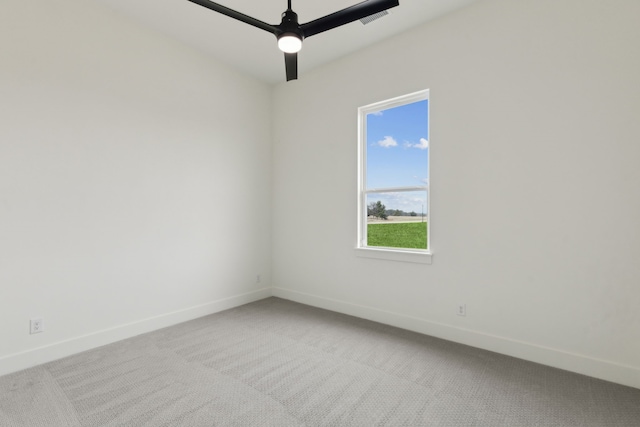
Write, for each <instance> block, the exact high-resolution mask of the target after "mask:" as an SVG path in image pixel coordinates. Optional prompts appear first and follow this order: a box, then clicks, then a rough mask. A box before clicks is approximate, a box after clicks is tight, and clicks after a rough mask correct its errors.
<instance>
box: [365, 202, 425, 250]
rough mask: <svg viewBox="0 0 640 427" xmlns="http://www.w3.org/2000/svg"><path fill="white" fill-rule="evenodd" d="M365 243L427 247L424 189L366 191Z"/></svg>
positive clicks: (385, 245) (402, 246) (413, 247)
mask: <svg viewBox="0 0 640 427" xmlns="http://www.w3.org/2000/svg"><path fill="white" fill-rule="evenodd" d="M366 203H367V246H378V247H392V248H412V249H427V221H428V218H429V213H428V212H427V209H428V207H427V192H426V191H398V192H384V193H382V192H381V193H369V194H367V195H366Z"/></svg>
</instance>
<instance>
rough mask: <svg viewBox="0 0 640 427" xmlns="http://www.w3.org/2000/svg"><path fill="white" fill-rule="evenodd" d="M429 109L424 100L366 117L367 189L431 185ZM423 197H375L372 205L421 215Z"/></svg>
mask: <svg viewBox="0 0 640 427" xmlns="http://www.w3.org/2000/svg"><path fill="white" fill-rule="evenodd" d="M428 108H429V101H428V100H424V101H418V102H414V103H411V104H407V105H402V106H399V107H394V108H389V109H387V110H382V111H380V112H376V113H370V114H367V141H366V143H367V188H369V189H372V188H385V187H406V186H420V185H425V184H428V182H427V177H428V171H427V165H428V157H429V141H428V139H427V138H428V135H429V132H428V126H429V123H428V120H429V119H428V117H429V115H428V114H427V113H428ZM423 194H424V193H422V194H421V192H420V193H416V192H407V193H405V192H401V193H394V194H375V195H373V194H372V195H370V196H369V199H370V200H369V201H376V200H381V201H382V203H383V204H385V205H386V207H387V208H388V209H402V210H404V211H405V212H410V211H411V210H413V211H414V212H416V213H420V212H421V209H422V205H424V204H425V197H424V195H423ZM390 204H391V205H390ZM424 209H425V210H426V206H425V208H424Z"/></svg>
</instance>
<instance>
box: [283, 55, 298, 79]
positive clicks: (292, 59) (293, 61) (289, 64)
mask: <svg viewBox="0 0 640 427" xmlns="http://www.w3.org/2000/svg"><path fill="white" fill-rule="evenodd" d="M284 67H285V69H286V71H287V81H289V80H297V79H298V54H297V53H285V54H284Z"/></svg>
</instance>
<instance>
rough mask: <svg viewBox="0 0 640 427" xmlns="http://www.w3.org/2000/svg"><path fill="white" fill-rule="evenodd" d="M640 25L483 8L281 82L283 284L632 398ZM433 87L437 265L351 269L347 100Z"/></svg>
mask: <svg viewBox="0 0 640 427" xmlns="http://www.w3.org/2000/svg"><path fill="white" fill-rule="evenodd" d="M638 16H640V2H638V1H636V0H615V1H608V2H602V1H599V0H562V1H557V0H542V1H541V0H528V1H512V0H487V1H482V2H478V3H476V4H474V5H472V6H470V7H468V8H466V9H463V10H461V11H459V12H457V13H454V14H451V15H448V16H446V17H443V18H441V19H439V20H437V21H434V22H432V23H429V24H427V25H424V26H422V27H420V28H417V29H414V30H412V31H409V32H407V33H405V34H403V35H400V36H398V37H396V38H394V39H391V40H389V41H387V42H384V43H382V44H379V45H376V46H374V47H372V48H369V49H367V50H365V51H362V52H360V53H358V54H354V55H351V56H349V57H347V58H344V59H342V60H340V61H337V62H335V63H333V64H331V65H329V66H326V67H324V68H322V69H319V70H317V71H316V72H314V73H311V74H306V75H303V76H301V79H300V80H299V81H297V82H293V83H287V84H283V85H280V86H278V87H277V88H276V91H275V110H276V118H275V122H274V123H275V130H274V135H275V138H274V144H275V146H274V178H273V179H274V198H273V203H274V208H273V236H274V237H273V239H274V249H273V250H274V261H273V275H274V279H273V281H274V286H276V288H275V290H274V293H275V294H276V295H278V296H282V297H285V298H290V299H293V300H297V301H301V302H305V303H308V304H313V305H317V306H322V307H325V308H330V309H333V310H337V311H342V312H346V313H351V314H354V315H358V316H362V317H367V318H371V319H375V320H379V321H383V322H387V323H391V324H395V325H399V326H402V327H406V328H409V329H414V330H417V331H421V332H425V333H429V334H433V335H436V336H440V337H444V338H447V339H451V340H454V341H459V342H464V343H468V344H472V345H475V346H479V347H484V348H488V349H491V350H495V351H499V352H503V353H507V354H511V355H515V356H518V357H522V358H525V359H529V360H534V361H537V362H541V363H545V364H549V365H552V366H558V367H561V368H565V369H569V370H573V371H577V372H582V373H586V374H588V375H592V376H596V377H600V378H605V379H608V380H612V381H617V382H620V383H623V384H629V385H633V386H635V387H640V310H638V303H639V301H640V286H639V283H640V262H638V260H639V259H640V225H639V224H640V223H639V219H640V198H639V197H638V189H639V188H640V167H638V161H639V159H640V143H639V142H640V120H639V119H638V117H639V114H640V77H639V76H640V55H638V49H639V48H640V27H638V25H637V17H638ZM372 25H374V24H372ZM426 88H429V89H430V90H431V93H430V95H431V96H430V98H431V101H430V104H431V126H432V127H431V140H430V147H431V148H430V151H431V154H432V158H431V167H432V172H431V181H432V182H431V184H432V187H431V188H432V190H431V191H432V204H431V215H430V217H431V219H432V247H433V250H434V257H433V264H432V265H422V264H411V263H401V262H393V261H381V260H373V259H366V258H358V257H356V255H355V253H354V250H353V248H354V247H355V239H356V237H355V236H356V162H357V159H356V147H357V139H356V138H357V135H356V132H357V129H356V109H357V107H359V106H362V105H366V104H369V103H372V102H375V101H380V100H384V99H387V98H391V97H395V96H398V95H402V94H406V93H410V92H413V91H417V90H420V89H426ZM458 303H466V304H467V316H466V317H459V316H456V314H455V311H456V305H457V304H458Z"/></svg>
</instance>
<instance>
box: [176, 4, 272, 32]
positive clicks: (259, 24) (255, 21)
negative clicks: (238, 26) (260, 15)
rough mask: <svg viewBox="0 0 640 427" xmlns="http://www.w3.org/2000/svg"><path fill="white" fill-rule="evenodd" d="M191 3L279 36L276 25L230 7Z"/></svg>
mask: <svg viewBox="0 0 640 427" xmlns="http://www.w3.org/2000/svg"><path fill="white" fill-rule="evenodd" d="M189 1H190V2H191V3H195V4H199V5H200V6H204V7H206V8H207V9H211V10H213V11H214V12H218V13H222V14H223V15H227V16H229V17H231V18H234V19H237V20H238V21H242V22H244V23H246V24H249V25H253V26H254V27H258V28H260V29H262V30H265V31H268V32H270V33H271V34H277V33H278V32H279V31H280V30H279V29H278V27H276V26H275V25H271V24H267V23H266V22H263V21H260V20H259V19H256V18H252V17H250V16H249V15H245V14H244V13H240V12H236V11H235V10H233V9H229V8H228V7H225V6H222V5H221V4H218V3H214V2H212V1H209V0H189Z"/></svg>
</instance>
